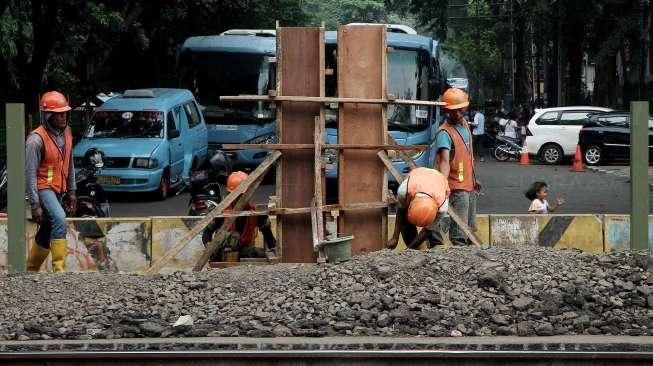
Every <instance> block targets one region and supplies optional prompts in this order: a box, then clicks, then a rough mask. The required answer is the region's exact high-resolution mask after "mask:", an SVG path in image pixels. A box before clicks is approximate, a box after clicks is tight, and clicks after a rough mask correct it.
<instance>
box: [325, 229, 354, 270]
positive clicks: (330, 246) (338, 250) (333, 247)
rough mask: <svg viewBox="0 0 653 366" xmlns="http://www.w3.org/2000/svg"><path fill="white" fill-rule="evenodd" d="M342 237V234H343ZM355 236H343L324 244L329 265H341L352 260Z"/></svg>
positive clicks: (326, 241)
mask: <svg viewBox="0 0 653 366" xmlns="http://www.w3.org/2000/svg"><path fill="white" fill-rule="evenodd" d="M341 235H342V234H341ZM353 239H354V236H353V235H342V236H340V237H337V238H335V239H330V240H325V241H323V242H322V245H323V246H324V251H325V252H326V257H327V261H328V262H329V263H340V262H344V261H347V260H349V259H351V242H352V240H353Z"/></svg>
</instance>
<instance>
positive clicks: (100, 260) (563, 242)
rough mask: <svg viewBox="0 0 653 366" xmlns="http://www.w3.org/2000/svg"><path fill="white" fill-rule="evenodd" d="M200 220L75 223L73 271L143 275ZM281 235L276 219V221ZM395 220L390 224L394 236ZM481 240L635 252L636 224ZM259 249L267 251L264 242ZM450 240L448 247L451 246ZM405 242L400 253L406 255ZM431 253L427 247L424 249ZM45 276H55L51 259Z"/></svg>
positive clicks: (543, 226)
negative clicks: (632, 227)
mask: <svg viewBox="0 0 653 366" xmlns="http://www.w3.org/2000/svg"><path fill="white" fill-rule="evenodd" d="M197 221H199V218H197V217H151V218H104V219H70V220H69V224H68V235H67V237H68V241H69V248H68V257H67V258H66V266H67V268H68V269H69V270H71V271H82V272H84V271H111V272H117V271H121V272H142V271H143V270H145V269H146V268H147V267H148V266H149V265H150V263H151V261H152V260H156V259H158V258H160V257H161V255H163V253H165V252H166V251H167V250H168V249H169V248H171V247H172V246H173V245H174V244H175V243H176V242H177V240H178V239H179V238H180V237H181V236H183V235H184V234H185V233H187V232H188V231H189V230H190V229H191V228H192V227H193V225H194V224H195V223H197ZM270 221H271V223H272V228H273V231H275V232H276V218H275V217H270ZM394 225H395V216H394V215H391V216H390V217H389V219H388V233H389V235H391V234H392V231H393V230H394ZM477 227H478V231H477V235H478V236H479V237H480V239H481V240H482V241H483V242H484V243H489V244H490V245H494V246H499V245H504V246H505V245H516V246H520V245H538V246H546V247H552V248H556V249H570V248H573V249H579V250H583V251H588V252H593V253H600V252H603V251H605V252H609V251H615V250H627V249H630V231H629V230H630V219H629V217H628V216H626V215H605V216H601V215H478V217H477ZM35 232H36V226H35V225H34V224H33V223H28V225H27V232H26V241H27V243H28V249H29V245H31V243H32V242H33V240H34V234H35ZM256 242H257V244H256V245H257V246H262V245H263V240H262V236H261V235H259V236H258V237H257V241H256ZM449 245H450V243H449V239H448V236H447V235H445V246H447V247H448V246H449ZM649 247H650V248H653V216H650V217H649ZM7 248H8V243H7V220H6V218H0V271H4V270H6V269H7ZM405 248H406V246H405V243H403V240H401V241H400V243H399V245H398V247H397V250H403V249H405ZM420 249H422V250H425V249H427V246H426V244H423V245H422V247H421V248H420ZM203 250H204V246H203V244H202V241H201V235H198V236H197V237H196V238H195V239H193V241H192V242H191V243H190V245H189V246H188V247H186V249H184V250H183V251H182V252H181V253H180V254H179V256H178V257H177V258H175V259H174V260H173V261H171V262H170V263H169V264H168V266H167V267H166V268H165V269H164V271H166V272H170V271H175V270H182V271H188V270H190V269H191V268H192V266H193V265H194V264H195V262H196V261H197V259H198V258H199V256H200V255H201V253H202V251H203ZM42 270H50V260H49V259H48V260H47V261H46V262H45V263H44V266H43V268H42Z"/></svg>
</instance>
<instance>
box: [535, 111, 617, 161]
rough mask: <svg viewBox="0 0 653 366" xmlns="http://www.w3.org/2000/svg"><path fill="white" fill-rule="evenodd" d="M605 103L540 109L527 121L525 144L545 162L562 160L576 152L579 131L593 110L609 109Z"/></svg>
mask: <svg viewBox="0 0 653 366" xmlns="http://www.w3.org/2000/svg"><path fill="white" fill-rule="evenodd" d="M609 111H611V109H609V108H602V107H557V108H546V109H537V110H535V114H534V115H533V117H531V119H530V121H529V122H528V126H527V129H526V135H527V136H526V144H527V146H528V153H529V154H531V155H537V156H538V158H539V160H540V161H541V162H543V163H546V164H560V163H561V162H562V160H563V159H564V158H565V157H570V156H573V155H574V153H575V152H576V145H578V133H579V132H580V129H581V128H582V127H583V125H584V124H585V123H587V121H588V117H589V115H590V114H592V113H597V112H609Z"/></svg>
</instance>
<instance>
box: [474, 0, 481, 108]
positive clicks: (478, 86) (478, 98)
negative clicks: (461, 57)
mask: <svg viewBox="0 0 653 366" xmlns="http://www.w3.org/2000/svg"><path fill="white" fill-rule="evenodd" d="M478 2H479V0H475V3H476V17H477V18H478V16H479V15H480V13H479V10H478ZM478 23H479V22H478V20H477V21H476V49H477V50H480V49H481V31H480V29H479V28H480V25H479V24H478ZM480 101H481V70H480V69H478V67H477V69H476V105H480V104H481V103H479V102H480Z"/></svg>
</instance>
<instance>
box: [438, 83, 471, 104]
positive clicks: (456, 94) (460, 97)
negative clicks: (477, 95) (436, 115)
mask: <svg viewBox="0 0 653 366" xmlns="http://www.w3.org/2000/svg"><path fill="white" fill-rule="evenodd" d="M442 101H443V102H445V103H447V105H446V106H444V108H445V109H461V108H465V107H467V106H468V105H469V97H467V93H465V92H464V91H462V90H461V89H458V88H449V89H447V90H446V91H445V92H444V94H442Z"/></svg>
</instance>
